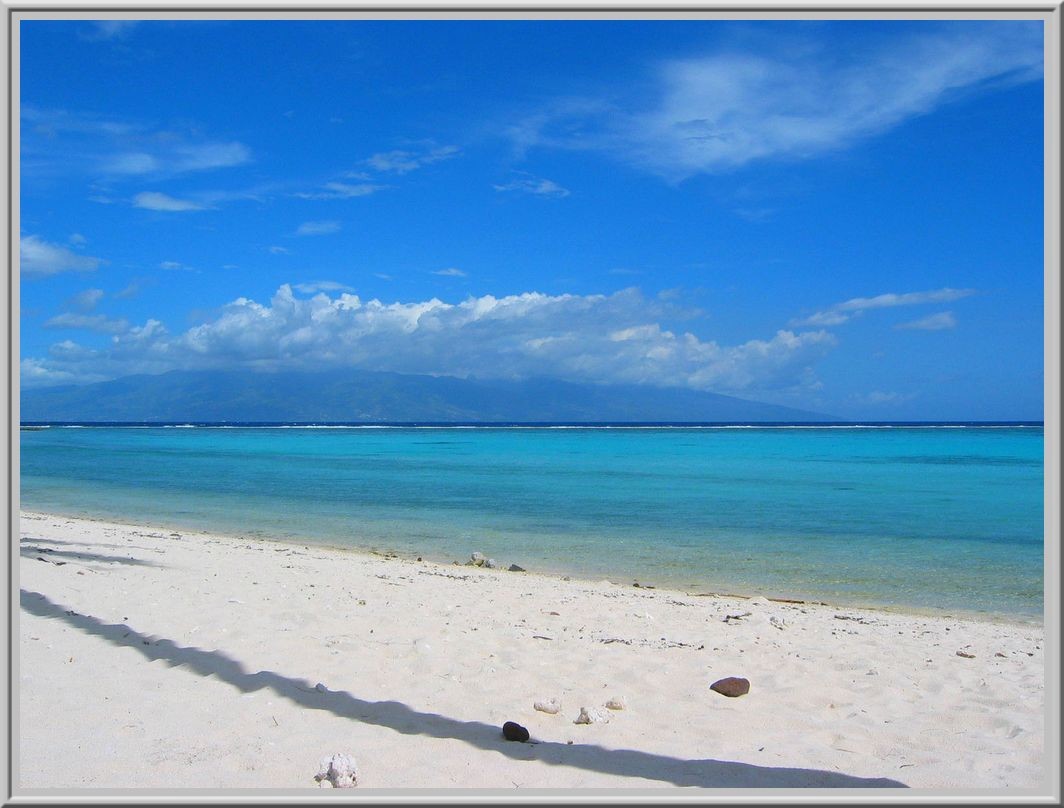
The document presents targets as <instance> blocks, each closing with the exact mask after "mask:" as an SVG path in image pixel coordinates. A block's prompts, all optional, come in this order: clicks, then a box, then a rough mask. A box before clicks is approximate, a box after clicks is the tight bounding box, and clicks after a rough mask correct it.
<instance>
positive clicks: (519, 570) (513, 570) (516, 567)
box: [509, 564, 525, 572]
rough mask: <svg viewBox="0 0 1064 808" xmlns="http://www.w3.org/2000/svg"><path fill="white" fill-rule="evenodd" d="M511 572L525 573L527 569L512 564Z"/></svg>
mask: <svg viewBox="0 0 1064 808" xmlns="http://www.w3.org/2000/svg"><path fill="white" fill-rule="evenodd" d="M509 570H510V572H524V571H525V568H524V567H519V566H517V565H516V564H511V565H510V567H509Z"/></svg>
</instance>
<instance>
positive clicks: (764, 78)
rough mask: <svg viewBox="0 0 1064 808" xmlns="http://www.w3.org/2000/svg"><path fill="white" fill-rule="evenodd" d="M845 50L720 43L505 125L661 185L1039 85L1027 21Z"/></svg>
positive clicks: (839, 144) (802, 152) (521, 147)
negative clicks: (638, 171)
mask: <svg viewBox="0 0 1064 808" xmlns="http://www.w3.org/2000/svg"><path fill="white" fill-rule="evenodd" d="M862 44H863V46H862V47H860V48H854V49H851V50H844V49H842V48H839V47H833V46H832V43H827V42H818V41H810V42H808V43H806V47H803V48H791V49H789V50H782V49H779V48H775V49H771V50H770V49H769V48H761V49H758V50H753V49H749V50H739V49H737V48H721V49H719V50H718V51H717V52H715V53H711V54H707V55H704V56H697V57H692V58H684V59H676V60H673V61H670V62H667V63H665V64H663V65H661V66H660V67H659V69H658V70H657V72H656V74H655V75H654V76H653V77H652V78H651V81H650V85H651V86H652V87H653V89H652V90H651V92H650V93H649V95H646V94H644V92H643V91H642V90H641V89H636V88H639V87H641V86H642V83H637V84H634V85H633V89H632V90H627V89H622V90H621V92H620V93H619V94H618V93H616V92H615V93H614V94H613V100H611V101H610V102H604V101H602V100H599V99H565V100H562V101H559V102H556V103H555V104H553V105H550V106H549V107H548V108H546V109H543V110H539V111H537V112H536V113H534V114H532V115H529V116H528V117H527V118H526V119H525V120H523V121H521V122H519V123H517V124H516V125H513V126H511V127H510V129H509V134H510V136H511V137H512V138H513V141H514V144H515V146H516V147H517V149H518V151H519V152H525V151H527V150H528V149H529V148H533V147H548V148H565V149H587V150H597V151H602V152H605V153H608V154H611V155H613V156H614V157H617V158H619V159H622V160H624V161H626V162H629V163H633V164H636V165H639V166H641V167H642V168H644V169H647V170H649V171H652V172H654V173H657V174H659V175H661V176H663V177H664V178H666V179H668V180H670V181H680V180H683V179H685V178H687V177H691V176H693V175H696V174H711V173H718V172H722V171H728V170H732V169H735V168H738V167H740V166H743V165H746V164H748V163H751V162H754V161H758V160H765V159H781V158H785V159H805V158H809V157H813V156H816V155H820V154H824V153H828V152H832V151H835V150H838V149H842V148H846V147H848V146H851V145H852V144H854V143H856V142H857V141H859V140H862V139H865V138H869V137H872V136H874V135H878V134H880V133H883V132H885V131H887V130H889V129H891V128H893V127H896V126H898V125H899V124H901V123H902V122H904V121H906V120H908V119H910V118H912V117H914V116H918V115H923V114H927V113H929V112H931V111H933V110H934V109H935V108H937V107H939V106H941V105H942V104H945V103H948V102H949V101H950V100H952V99H954V98H955V97H957V96H958V95H960V94H962V93H965V92H975V91H982V90H985V89H987V88H989V87H994V86H1001V85H1005V84H1010V83H1019V82H1028V81H1036V80H1038V79H1040V78H1041V75H1042V64H1043V63H1042V27H1041V24H1040V23H1036V22H1017V21H1011V22H982V23H978V22H972V23H959V22H953V23H950V24H949V25H948V26H941V27H938V28H937V29H932V28H929V27H925V28H924V30H923V31H922V32H919V33H910V34H908V35H907V36H897V37H891V38H890V39H889V41H883V42H880V43H875V42H872V41H868V42H867V43H862Z"/></svg>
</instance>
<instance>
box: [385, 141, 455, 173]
mask: <svg viewBox="0 0 1064 808" xmlns="http://www.w3.org/2000/svg"><path fill="white" fill-rule="evenodd" d="M460 152H461V149H459V148H458V147H457V146H437V147H430V148H427V149H420V150H416V151H413V150H412V151H407V150H405V149H395V150H394V151H389V152H379V153H377V154H374V155H373V156H372V157H369V158H368V159H367V160H366V164H367V165H369V166H370V167H372V168H373V169H375V170H377V171H380V172H382V173H392V174H408V173H409V172H411V171H415V170H417V169H419V168H421V167H422V166H427V165H430V164H432V163H438V162H440V161H441V160H449V159H451V158H452V157H456V156H457V155H458V154H459V153H460Z"/></svg>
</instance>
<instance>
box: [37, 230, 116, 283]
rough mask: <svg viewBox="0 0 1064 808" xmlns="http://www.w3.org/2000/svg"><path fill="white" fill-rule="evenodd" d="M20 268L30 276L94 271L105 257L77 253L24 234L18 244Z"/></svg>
mask: <svg viewBox="0 0 1064 808" xmlns="http://www.w3.org/2000/svg"><path fill="white" fill-rule="evenodd" d="M18 255H19V270H20V272H21V274H23V275H26V276H28V277H43V276H45V275H56V274H58V273H60V272H92V271H93V270H95V269H96V268H97V267H98V266H99V265H100V264H101V263H103V259H101V258H93V257H92V256H89V255H78V254H77V253H75V252H73V251H71V250H68V249H67V248H66V247H62V246H60V245H59V244H52V243H50V242H47V241H44V240H43V239H41V238H40V237H39V236H22V237H21V238H20V239H19V245H18Z"/></svg>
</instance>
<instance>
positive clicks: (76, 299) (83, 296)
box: [67, 289, 103, 312]
mask: <svg viewBox="0 0 1064 808" xmlns="http://www.w3.org/2000/svg"><path fill="white" fill-rule="evenodd" d="M101 300H103V289H86V290H85V291H83V292H78V293H77V294H76V295H74V296H73V297H72V298H70V300H68V301H67V305H69V306H70V307H71V308H72V309H76V310H77V311H82V312H85V311H92V310H93V309H94V308H96V305H97V304H98V303H99V302H100V301H101Z"/></svg>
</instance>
